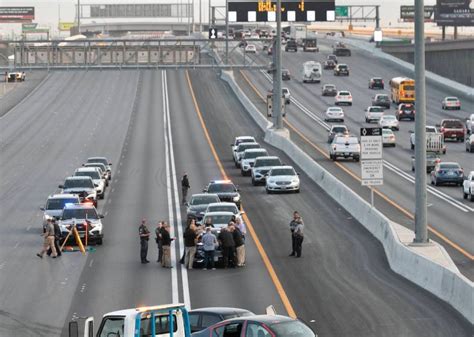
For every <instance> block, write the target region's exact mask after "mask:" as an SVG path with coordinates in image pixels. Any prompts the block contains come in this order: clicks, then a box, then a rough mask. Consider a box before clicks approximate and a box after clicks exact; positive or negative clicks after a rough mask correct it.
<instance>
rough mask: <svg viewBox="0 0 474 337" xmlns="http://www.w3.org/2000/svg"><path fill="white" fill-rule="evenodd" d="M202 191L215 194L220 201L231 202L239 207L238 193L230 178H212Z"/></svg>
mask: <svg viewBox="0 0 474 337" xmlns="http://www.w3.org/2000/svg"><path fill="white" fill-rule="evenodd" d="M203 192H204V193H213V194H217V195H218V197H219V199H220V201H222V202H233V203H235V204H236V205H237V207H238V208H239V209H240V202H241V200H240V193H239V189H238V188H237V186H235V185H234V183H233V182H232V181H230V180H213V181H211V182H210V183H209V185H207V186H206V187H205V188H204V189H203Z"/></svg>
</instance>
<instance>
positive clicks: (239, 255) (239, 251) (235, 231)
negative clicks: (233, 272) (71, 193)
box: [231, 224, 245, 267]
mask: <svg viewBox="0 0 474 337" xmlns="http://www.w3.org/2000/svg"><path fill="white" fill-rule="evenodd" d="M231 231H232V237H233V238H234V242H235V256H236V260H237V261H236V266H237V267H243V266H244V265H245V240H244V236H243V235H242V232H241V231H240V229H239V228H238V227H237V226H236V225H235V224H234V225H233V226H231Z"/></svg>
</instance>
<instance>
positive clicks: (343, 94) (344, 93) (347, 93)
mask: <svg viewBox="0 0 474 337" xmlns="http://www.w3.org/2000/svg"><path fill="white" fill-rule="evenodd" d="M350 94H351V93H350V92H349V91H341V92H339V96H349V95H350Z"/></svg>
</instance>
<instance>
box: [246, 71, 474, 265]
mask: <svg viewBox="0 0 474 337" xmlns="http://www.w3.org/2000/svg"><path fill="white" fill-rule="evenodd" d="M240 73H241V74H242V76H243V78H244V79H245V81H246V82H247V83H248V84H249V85H250V87H251V88H252V89H253V90H254V91H255V93H256V94H257V95H258V96H259V97H260V98H261V99H262V100H263V101H264V102H266V100H265V98H264V97H263V95H262V94H260V92H259V91H258V89H257V88H256V87H255V85H254V84H253V83H252V82H251V81H250V79H249V78H248V76H247V75H246V74H245V73H244V72H243V71H242V70H240ZM284 122H285V124H286V125H287V126H288V127H289V128H290V129H291V130H292V131H294V132H295V133H296V134H298V136H300V137H301V138H302V139H303V140H304V141H305V142H306V143H308V144H309V145H310V146H311V147H313V148H315V149H316V150H317V151H318V152H320V153H321V154H322V155H323V156H324V157H326V158H329V156H328V154H327V151H325V150H323V149H321V148H320V147H319V146H317V145H316V144H315V143H313V142H312V141H311V140H310V139H309V138H308V137H306V136H305V135H304V134H303V133H302V132H301V131H299V130H297V129H296V127H295V126H293V125H292V124H291V123H290V122H288V121H287V120H284ZM334 164H336V165H337V166H338V167H339V168H341V169H342V170H343V171H344V172H346V173H347V174H348V175H350V176H351V177H352V178H354V179H355V180H357V181H359V182H360V181H361V179H360V177H359V176H357V175H356V174H355V173H354V172H352V171H351V170H349V169H348V168H347V167H345V166H344V165H342V164H341V163H338V162H335V163H334ZM374 193H375V194H377V195H378V196H379V197H381V198H382V199H383V200H385V201H386V202H388V203H389V204H390V205H392V206H393V207H395V208H396V209H398V210H399V211H400V212H402V213H403V214H404V215H406V216H407V217H408V218H410V219H412V220H415V216H414V215H413V214H412V213H411V212H410V211H408V210H406V209H405V208H403V207H402V206H400V205H399V204H397V203H396V202H395V201H393V200H391V199H390V198H389V197H387V196H386V195H385V194H384V193H382V192H380V191H379V190H378V189H376V188H374ZM428 230H429V231H430V232H432V233H434V234H435V235H436V236H437V237H439V238H440V239H441V240H443V241H444V242H445V243H446V244H448V245H449V246H451V247H452V248H453V249H455V250H457V251H458V252H459V253H461V254H462V255H464V256H465V257H467V258H468V259H470V260H474V255H472V254H470V253H469V252H468V251H466V250H465V249H463V248H461V247H460V246H459V245H458V244H456V243H455V242H453V241H451V240H450V239H449V238H447V237H446V236H445V235H444V234H442V233H440V232H439V231H438V230H436V229H435V228H433V227H432V226H431V225H428Z"/></svg>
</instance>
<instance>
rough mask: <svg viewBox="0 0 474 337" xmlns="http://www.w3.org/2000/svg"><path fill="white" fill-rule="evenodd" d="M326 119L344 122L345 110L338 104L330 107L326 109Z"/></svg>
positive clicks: (327, 120)
mask: <svg viewBox="0 0 474 337" xmlns="http://www.w3.org/2000/svg"><path fill="white" fill-rule="evenodd" d="M324 120H325V121H326V122H331V121H336V122H344V110H342V108H341V107H338V106H332V107H329V108H327V109H326V112H325V115H324Z"/></svg>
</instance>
